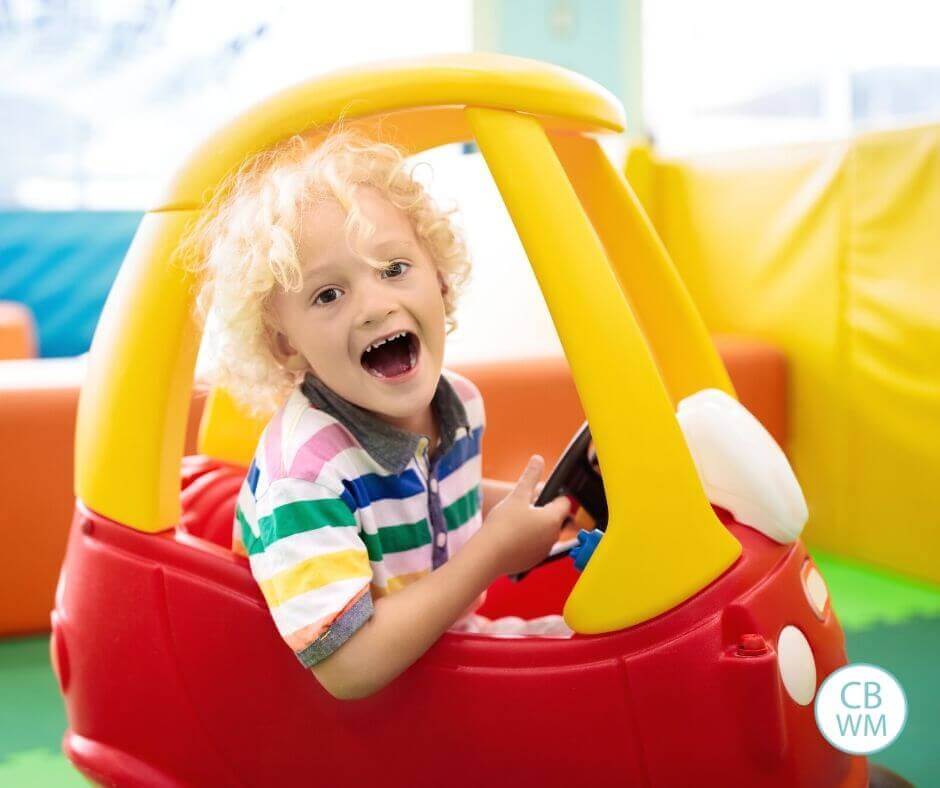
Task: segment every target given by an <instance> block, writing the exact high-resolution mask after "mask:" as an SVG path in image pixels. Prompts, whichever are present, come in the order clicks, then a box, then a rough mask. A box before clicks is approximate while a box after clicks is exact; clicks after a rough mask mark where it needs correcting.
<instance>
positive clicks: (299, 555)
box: [233, 370, 485, 667]
mask: <svg viewBox="0 0 940 788" xmlns="http://www.w3.org/2000/svg"><path fill="white" fill-rule="evenodd" d="M431 407H432V408H433V409H434V413H435V415H436V417H437V423H438V427H439V433H440V440H441V443H440V446H439V447H438V449H437V451H435V452H434V453H433V454H432V453H430V452H429V451H428V438H427V436H421V435H416V434H414V433H411V432H406V431H404V430H400V429H397V428H395V427H392V426H391V425H389V424H387V423H386V422H384V421H382V420H380V419H379V418H377V417H376V416H375V415H373V414H372V413H370V412H369V411H366V410H364V409H362V408H359V407H357V406H356V405H353V404H352V403H350V402H347V401H346V400H344V399H342V398H341V397H339V396H338V395H336V394H335V393H334V392H333V391H331V390H330V389H328V388H327V387H326V386H324V385H323V384H322V383H321V382H320V381H318V380H317V379H315V378H314V377H313V376H311V375H308V376H307V378H306V379H305V380H304V382H303V384H302V385H301V386H300V387H298V388H297V389H296V390H295V391H294V392H293V393H292V394H291V396H290V397H289V398H288V400H287V402H286V403H285V404H284V406H283V407H282V408H281V409H280V410H279V411H278V412H277V413H276V414H275V415H274V417H273V418H272V419H271V421H270V422H269V424H268V425H267V427H266V428H265V430H264V433H263V434H262V436H261V440H260V441H259V443H258V448H257V449H256V452H255V456H254V459H253V460H252V462H251V465H250V466H249V468H248V474H247V476H246V478H245V482H244V483H243V485H242V488H241V491H240V493H239V497H238V504H237V506H236V509H235V522H234V538H233V542H234V549H235V551H236V552H240V553H242V554H243V555H247V556H248V560H249V563H250V565H251V572H252V575H253V576H254V578H255V580H256V581H257V582H258V585H259V586H260V588H261V592H262V594H263V595H264V598H265V600H266V601H267V603H268V606H269V608H270V610H271V615H272V617H273V618H274V623H275V625H276V626H277V629H278V632H280V634H281V636H282V637H283V638H284V640H285V641H286V642H287V644H288V645H289V646H290V647H291V648H292V649H293V651H294V653H295V654H296V655H297V657H298V659H300V661H301V662H302V663H303V664H304V666H306V667H311V666H313V665H315V664H317V663H318V662H320V661H321V660H323V659H325V658H326V657H327V656H329V655H330V654H332V653H333V651H335V650H336V649H337V648H338V647H339V646H340V645H342V644H343V643H344V642H345V641H346V640H347V639H348V638H349V637H351V636H352V635H353V634H354V633H355V632H356V631H357V630H358V629H359V628H360V627H361V626H362V625H363V624H364V623H365V622H366V621H367V620H368V619H369V617H370V616H371V615H372V610H373V607H372V605H373V600H374V599H375V598H377V597H380V596H383V595H385V594H388V593H391V592H393V591H397V590H399V589H401V588H403V587H405V586H406V585H408V584H409V583H413V582H415V581H416V580H418V579H420V578H421V577H424V576H425V575H427V574H428V573H430V572H431V571H432V570H433V569H435V568H437V567H439V566H440V565H441V564H443V563H444V562H445V561H447V559H448V557H450V556H451V555H453V554H454V553H455V552H456V551H457V550H459V549H460V547H461V546H462V545H463V544H464V543H466V541H467V540H468V539H469V538H470V537H471V536H472V535H473V533H475V532H476V530H477V529H478V528H479V527H480V524H481V522H482V513H481V504H482V488H481V486H480V482H481V458H480V442H481V438H482V434H483V428H484V424H485V416H484V411H483V399H482V397H481V396H480V392H479V391H478V390H477V388H476V386H474V385H473V384H472V383H471V382H470V381H469V380H467V379H466V378H463V377H461V376H460V375H457V374H456V373H454V372H451V371H449V370H444V372H443V374H442V375H441V378H440V382H439V383H438V387H437V390H436V392H435V394H434V398H433V400H432V402H431Z"/></svg>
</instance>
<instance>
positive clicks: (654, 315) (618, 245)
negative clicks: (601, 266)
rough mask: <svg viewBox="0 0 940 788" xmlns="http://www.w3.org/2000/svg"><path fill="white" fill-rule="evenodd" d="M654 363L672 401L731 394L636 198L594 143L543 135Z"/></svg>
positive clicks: (718, 361)
mask: <svg viewBox="0 0 940 788" xmlns="http://www.w3.org/2000/svg"><path fill="white" fill-rule="evenodd" d="M550 138H551V142H552V145H553V146H554V148H555V151H556V153H557V154H558V157H559V159H560V160H561V163H562V165H563V166H564V168H565V172H566V173H567V174H568V177H569V178H570V179H571V184H572V186H574V189H575V192H576V193H577V195H578V197H579V198H580V200H581V204H582V206H583V207H584V210H585V211H586V212H587V215H588V218H589V219H590V221H591V224H593V225H594V229H595V230H596V231H597V233H598V235H599V236H600V239H601V242H602V243H603V245H604V249H605V250H606V252H607V256H608V258H609V259H610V262H611V265H612V266H613V269H614V273H615V275H616V277H617V279H618V281H619V282H620V286H621V288H622V289H623V291H624V293H626V294H627V297H628V299H629V302H630V304H631V306H632V307H633V311H634V314H635V315H636V318H637V321H638V322H639V324H640V327H641V328H642V329H643V333H644V334H645V335H646V340H647V342H648V343H649V346H650V349H651V350H652V352H653V357H654V358H655V359H656V363H657V364H658V366H659V371H660V373H661V374H662V377H663V382H664V383H665V384H666V389H667V391H668V392H669V394H670V396H671V398H672V401H673V404H674V405H678V403H679V402H680V401H681V400H683V399H685V398H686V397H688V396H689V395H691V394H694V393H695V392H697V391H701V390H702V389H706V388H715V389H721V390H722V391H724V392H726V393H727V394H730V395H731V396H732V397H733V396H735V392H734V387H733V386H732V384H731V379H730V378H729V377H728V373H727V371H726V370H725V366H724V364H723V363H722V361H721V357H720V356H719V355H718V351H717V350H716V349H715V345H714V343H712V340H711V337H710V336H709V335H708V331H707V329H706V328H705V323H704V321H703V320H702V318H701V315H699V313H698V310H697V309H696V308H695V304H694V303H693V301H692V298H691V296H690V295H689V293H688V291H687V290H686V288H685V285H684V284H683V282H682V279H681V277H680V276H679V273H678V272H677V271H676V269H675V266H673V264H672V260H670V258H669V253H668V252H667V251H666V247H665V246H664V245H663V242H662V241H661V240H660V238H659V236H658V235H657V234H656V231H655V230H654V229H653V225H652V224H651V223H650V220H649V218H648V217H647V216H646V213H645V211H644V210H643V208H642V206H641V205H640V202H639V200H638V199H637V198H636V195H635V194H634V193H633V190H632V189H631V188H630V186H629V184H628V183H627V182H626V180H625V179H624V178H623V176H622V175H621V174H620V173H619V172H618V171H617V170H616V168H615V167H614V166H613V165H612V164H611V162H610V160H609V159H608V158H607V156H606V155H605V153H604V151H603V150H602V149H601V146H600V145H599V144H598V143H597V141H596V140H594V139H592V138H590V137H584V136H581V135H562V134H552V135H550Z"/></svg>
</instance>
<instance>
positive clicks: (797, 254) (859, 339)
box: [628, 125, 940, 583]
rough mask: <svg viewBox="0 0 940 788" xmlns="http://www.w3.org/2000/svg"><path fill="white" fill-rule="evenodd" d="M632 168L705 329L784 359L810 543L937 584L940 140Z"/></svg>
mask: <svg viewBox="0 0 940 788" xmlns="http://www.w3.org/2000/svg"><path fill="white" fill-rule="evenodd" d="M628 170H629V172H628V177H629V178H630V181H631V183H633V184H635V185H636V187H637V191H638V194H639V195H640V196H641V198H642V200H643V202H644V205H645V206H646V207H647V209H648V210H649V213H650V216H651V218H652V220H653V223H654V224H655V226H656V229H657V231H658V233H659V235H660V236H661V237H662V238H663V240H664V242H665V244H666V246H667V248H668V249H669V251H670V253H671V256H672V258H673V260H674V261H675V264H676V267H677V268H678V270H679V272H680V273H681V275H682V278H683V281H684V282H685V283H686V285H687V287H688V288H689V291H690V293H691V294H692V296H693V298H694V300H695V303H696V305H697V306H698V308H699V310H700V311H701V313H702V317H703V319H704V320H705V323H706V325H707V326H708V327H709V329H710V330H712V331H717V332H731V333H740V334H745V335H748V336H752V337H758V338H761V339H764V340H766V341H768V342H771V343H773V344H775V345H777V346H779V347H780V348H782V349H783V351H784V353H785V354H786V356H787V359H788V361H789V363H790V370H791V389H790V393H791V398H792V399H791V408H790V414H791V439H792V443H791V445H790V449H789V453H790V456H791V458H792V460H793V463H794V467H795V468H796V470H797V471H798V472H799V475H800V479H801V480H802V481H803V484H804V490H805V492H806V497H807V500H808V501H809V504H810V514H811V518H810V523H809V525H808V526H807V535H808V539H809V540H810V542H811V543H812V544H813V545H815V546H818V547H820V548H824V549H827V550H831V551H833V552H838V553H840V554H842V555H845V556H851V557H854V558H856V559H860V560H862V561H864V562H866V563H868V564H871V565H878V566H882V567H886V568H890V569H893V570H896V571H898V572H902V573H905V574H907V575H909V576H914V577H919V578H923V579H925V580H929V581H932V582H934V583H937V582H938V581H940V223H938V221H937V217H938V216H940V126H938V125H929V126H921V127H916V128H908V129H900V130H892V131H881V132H872V133H866V134H862V135H860V136H858V137H855V138H852V139H849V140H845V141H841V142H837V143H827V144H814V145H797V146H786V147H777V148H770V149H761V150H753V151H738V152H733V153H726V154H713V155H707V156H706V155H701V156H695V157H689V158H683V159H667V160H663V159H658V158H657V157H656V156H652V155H651V154H650V152H649V151H648V150H646V149H643V148H640V149H638V150H636V151H634V153H633V154H632V155H631V156H630V158H629V161H628Z"/></svg>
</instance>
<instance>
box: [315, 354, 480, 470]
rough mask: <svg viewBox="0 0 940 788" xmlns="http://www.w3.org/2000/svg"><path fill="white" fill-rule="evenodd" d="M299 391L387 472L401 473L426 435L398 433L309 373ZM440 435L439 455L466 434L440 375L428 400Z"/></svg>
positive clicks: (459, 408) (458, 406)
mask: <svg viewBox="0 0 940 788" xmlns="http://www.w3.org/2000/svg"><path fill="white" fill-rule="evenodd" d="M300 390H301V392H303V394H304V396H305V397H306V398H307V400H308V401H309V402H310V404H311V405H313V407H315V408H317V409H319V410H322V411H325V412H326V413H328V414H329V415H330V416H332V417H333V418H334V419H336V420H337V421H339V422H340V423H341V424H342V425H343V426H344V427H346V428H347V429H348V430H349V431H350V432H351V433H352V434H353V437H355V439H356V440H357V441H359V443H360V444H361V446H362V448H363V449H365V450H366V452H368V454H369V455H370V456H371V457H372V458H373V459H374V460H375V461H376V462H378V463H379V465H381V466H382V467H383V468H385V469H386V470H387V471H391V472H394V473H401V472H402V471H404V470H405V468H406V467H407V466H408V463H409V462H411V458H412V457H414V456H415V454H416V453H417V451H418V448H419V447H420V445H421V441H422V438H423V439H424V441H425V443H426V442H427V441H428V436H427V435H418V434H416V433H414V432H408V431H407V430H401V429H398V428H397V427H393V426H392V425H391V424H387V423H386V422H384V421H382V420H381V419H380V418H379V417H378V416H376V415H375V414H374V413H372V412H371V411H368V410H366V409H365V408H360V407H359V406H358V405H353V403H351V402H348V401H347V400H345V399H343V398H342V397H340V396H339V395H338V394H336V393H335V392H333V391H332V390H331V389H329V388H327V386H326V385H325V384H324V383H322V382H321V381H320V380H318V379H317V378H316V377H314V376H313V375H312V374H310V373H309V372H308V373H307V375H306V376H305V377H304V380H303V383H301V384H300ZM431 407H432V408H433V410H434V413H435V415H436V416H437V421H438V428H439V430H440V433H441V449H440V454H441V455H444V454H446V453H447V452H448V451H450V448H451V447H452V446H453V445H454V443H455V442H456V441H457V439H458V438H459V437H460V436H461V431H464V432H465V433H466V434H469V433H470V422H469V421H468V419H467V411H466V408H464V406H463V402H461V400H460V397H459V396H458V395H457V392H456V391H454V387H453V386H452V385H451V384H450V381H449V380H447V378H446V377H445V376H444V375H441V377H440V380H439V381H438V384H437V390H436V391H435V392H434V398H433V399H432V400H431Z"/></svg>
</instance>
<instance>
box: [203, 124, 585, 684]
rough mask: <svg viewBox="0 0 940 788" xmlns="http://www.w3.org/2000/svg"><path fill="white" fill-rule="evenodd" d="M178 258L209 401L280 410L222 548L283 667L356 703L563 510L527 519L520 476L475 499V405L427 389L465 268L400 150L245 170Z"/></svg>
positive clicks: (478, 413)
mask: <svg viewBox="0 0 940 788" xmlns="http://www.w3.org/2000/svg"><path fill="white" fill-rule="evenodd" d="M193 239H194V240H193V243H195V244H196V245H197V248H200V249H202V251H203V254H202V263H201V265H200V267H201V268H202V269H203V275H204V285H203V289H202V291H201V292H200V294H199V300H198V302H199V305H200V310H201V312H202V314H203V315H206V314H207V313H208V312H209V307H210V304H211V313H209V314H210V319H209V337H210V341H211V344H210V348H211V350H210V352H211V355H212V356H213V358H214V360H215V378H216V380H215V382H216V383H217V384H221V385H223V386H225V387H226V388H227V389H228V391H229V392H230V393H231V394H232V395H233V396H235V397H236V398H237V399H239V400H240V401H241V402H243V403H244V404H245V405H246V406H248V407H249V408H251V409H253V410H254V411H255V412H259V413H260V412H268V413H270V412H271V410H272V409H273V408H274V407H275V406H276V405H277V404H278V403H283V404H281V405H280V407H279V409H277V411H276V413H275V415H274V417H273V418H272V419H271V421H270V422H269V424H268V426H267V428H266V429H265V431H264V434H263V435H262V438H261V440H260V442H259V444H258V448H257V451H256V453H255V457H254V460H253V461H252V463H251V466H250V468H249V471H248V475H247V478H246V480H245V483H244V485H243V487H242V490H241V494H240V495H239V498H238V506H237V509H236V523H235V546H236V549H240V550H242V551H243V552H244V553H247V555H248V558H249V561H250V564H251V571H252V573H253V575H254V577H255V579H256V580H257V582H258V584H259V586H260V588H261V591H262V593H263V595H264V598H265V599H266V601H267V603H268V605H269V606H270V610H271V615H272V616H273V618H274V622H275V624H276V626H277V629H278V631H279V632H280V634H281V636H282V637H283V638H284V640H285V641H286V642H287V644H288V645H289V646H290V647H291V648H292V649H293V651H294V652H295V654H296V655H297V657H298V659H299V660H300V661H301V662H302V663H303V664H304V665H305V666H306V667H309V668H311V669H312V671H313V673H314V674H315V675H316V677H317V679H318V680H319V681H320V682H321V684H322V685H323V686H324V687H325V688H326V689H327V690H328V691H329V692H330V693H332V694H333V695H334V696H336V697H338V698H359V697H364V696H367V695H369V694H371V693H373V692H375V691H377V690H379V689H381V688H382V687H384V686H385V685H386V684H387V683H388V682H390V681H391V680H392V679H394V678H395V677H396V676H397V675H399V674H400V673H401V672H402V671H403V670H405V669H406V668H407V667H408V666H409V665H411V664H412V663H413V662H414V661H415V660H416V659H418V657H420V656H421V655H422V654H423V653H424V652H425V651H426V650H427V649H428V648H429V647H430V646H431V645H432V644H433V643H434V641H435V640H437V638H438V637H439V636H440V635H441V634H442V633H443V632H444V631H445V630H447V629H448V628H449V627H451V626H452V625H454V624H455V622H458V620H460V619H461V618H462V616H464V614H465V613H468V612H472V611H473V610H474V609H475V606H476V601H477V600H478V598H479V597H480V596H481V594H482V593H483V592H484V591H485V589H486V588H487V586H489V585H490V583H491V582H492V581H493V580H494V579H496V578H497V577H498V576H500V575H502V574H508V573H512V572H516V571H521V570H524V569H527V568H529V567H531V566H532V565H533V564H535V563H536V562H538V561H539V560H540V559H542V558H543V557H545V555H546V554H547V553H548V551H549V549H550V547H551V545H552V543H553V542H554V541H555V539H556V538H557V537H558V534H559V529H560V527H561V524H562V521H563V520H564V518H565V516H566V514H567V512H568V502H567V499H565V498H559V499H557V500H555V501H553V502H551V503H550V504H548V505H546V506H544V507H539V508H536V507H534V506H533V505H532V504H533V501H534V500H535V497H536V485H537V482H538V480H539V478H540V476H541V473H542V470H543V461H542V459H541V458H540V457H538V456H534V457H533V458H532V459H531V460H530V461H529V464H528V466H527V467H526V469H525V470H524V472H523V473H522V476H521V478H520V479H519V482H518V483H517V484H516V485H515V487H514V488H513V486H512V485H510V484H507V483H505V482H490V481H486V480H481V459H480V443H481V436H482V433H483V428H484V421H485V419H484V411H483V402H482V399H481V397H480V393H479V391H478V390H477V389H476V387H475V386H474V385H473V384H472V383H471V382H470V381H469V380H466V379H465V378H462V377H460V376H459V375H457V374H455V373H452V372H449V371H443V370H442V364H443V357H444V340H445V333H446V331H447V329H448V328H452V327H453V325H454V322H453V312H454V308H455V302H456V296H457V292H458V290H459V288H460V286H461V285H462V284H463V282H464V281H465V279H466V276H467V273H468V270H469V261H468V259H467V255H466V250H465V247H464V245H463V243H462V241H461V240H460V238H459V236H458V235H457V233H456V232H455V231H454V229H453V227H452V226H451V223H450V221H449V219H448V216H447V214H446V213H444V212H442V211H440V210H439V209H438V208H437V207H436V206H435V205H434V204H433V203H432V201H431V199H430V198H429V196H428V195H427V194H426V193H425V191H424V189H423V188H422V186H421V185H420V184H419V183H417V182H416V181H415V180H414V179H413V178H412V176H411V174H410V173H409V171H408V170H407V169H406V166H405V161H404V158H403V156H402V154H401V152H400V151H398V150H397V149H395V148H394V147H391V146H389V145H385V144H380V143H375V142H372V141H369V140H367V139H364V138H362V137H359V136H357V135H356V134H353V133H351V132H348V131H343V132H338V133H334V134H333V135H331V136H329V137H327V138H326V140H325V141H323V142H322V143H321V144H319V145H317V146H313V145H312V144H310V143H308V142H305V141H304V140H302V139H301V138H295V139H293V140H291V141H290V142H289V143H288V144H286V145H284V146H282V147H280V148H279V149H276V150H274V151H271V152H266V153H264V154H262V155H260V156H258V157H256V158H255V159H254V160H253V161H251V162H249V163H248V164H247V165H246V166H245V167H243V168H242V170H241V172H240V173H239V174H238V175H237V176H236V178H235V179H234V180H233V182H232V184H231V186H230V188H229V189H228V190H227V191H226V192H225V195H224V196H222V197H220V198H219V202H218V204H217V205H216V206H214V207H213V208H212V209H211V210H210V211H209V212H208V213H207V219H206V220H204V222H203V223H202V225H201V226H199V227H198V228H197V229H196V231H195V232H194V234H193ZM484 520H485V522H484ZM481 524H482V528H481ZM476 618H479V617H476ZM555 618H557V617H555ZM463 628H464V629H465V630H466V629H468V628H469V629H473V627H472V626H471V627H468V626H466V625H465V626H463ZM556 629H557V627H556ZM538 631H542V630H538Z"/></svg>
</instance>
